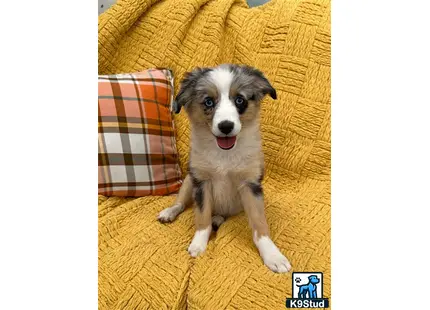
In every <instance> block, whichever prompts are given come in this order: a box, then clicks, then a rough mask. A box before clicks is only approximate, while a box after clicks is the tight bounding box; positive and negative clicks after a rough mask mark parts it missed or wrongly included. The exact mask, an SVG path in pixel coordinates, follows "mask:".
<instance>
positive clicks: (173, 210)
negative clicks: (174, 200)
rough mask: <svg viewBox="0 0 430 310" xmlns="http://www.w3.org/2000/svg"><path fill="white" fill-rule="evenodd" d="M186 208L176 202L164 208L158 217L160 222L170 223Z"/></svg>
mask: <svg viewBox="0 0 430 310" xmlns="http://www.w3.org/2000/svg"><path fill="white" fill-rule="evenodd" d="M183 210H184V208H183V206H182V205H180V204H175V205H173V206H171V207H170V208H166V209H164V210H162V211H161V212H160V213H159V214H158V217H157V220H158V221H159V222H160V223H170V222H173V221H174V220H175V219H176V217H177V216H178V215H179V213H181V212H182V211H183Z"/></svg>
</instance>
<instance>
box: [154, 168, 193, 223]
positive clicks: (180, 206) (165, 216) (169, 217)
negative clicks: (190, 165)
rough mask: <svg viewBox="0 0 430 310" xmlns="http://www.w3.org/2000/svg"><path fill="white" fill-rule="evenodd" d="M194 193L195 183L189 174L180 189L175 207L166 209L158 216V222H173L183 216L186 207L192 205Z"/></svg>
mask: <svg viewBox="0 0 430 310" xmlns="http://www.w3.org/2000/svg"><path fill="white" fill-rule="evenodd" d="M192 193H193V182H192V180H191V176H190V175H189V174H188V175H187V176H186V177H185V180H184V182H183V183H182V186H181V188H180V189H179V193H178V196H177V197H176V201H175V203H174V204H173V206H171V207H169V208H166V209H164V210H163V211H161V212H160V213H159V214H158V220H159V221H160V222H161V223H168V222H172V221H174V220H175V219H176V217H177V216H178V215H179V214H181V213H182V212H183V211H184V209H185V207H187V206H188V205H190V204H191V202H192Z"/></svg>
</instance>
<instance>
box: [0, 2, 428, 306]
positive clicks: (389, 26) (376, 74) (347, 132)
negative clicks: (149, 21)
mask: <svg viewBox="0 0 430 310" xmlns="http://www.w3.org/2000/svg"><path fill="white" fill-rule="evenodd" d="M428 6H429V5H428V1H395V0H386V1H374V0H373V1H369V0H368V1H365V0H355V1H351V0H349V1H347V0H341V1H340V0H333V6H332V13H333V17H332V26H333V27H332V48H333V49H332V59H333V63H332V68H333V71H332V73H333V75H332V82H333V83H332V116H333V121H332V125H333V126H332V132H333V135H332V138H333V139H332V140H333V144H332V151H333V154H332V163H333V165H332V172H333V174H332V181H333V182H332V206H333V208H332V211H333V212H332V233H333V234H332V236H333V239H332V240H333V243H332V254H333V256H332V266H333V270H332V298H331V300H330V304H331V305H332V308H333V309H339V310H344V309H348V310H353V309H363V308H364V309H377V310H380V309H390V310H391V309H423V307H424V306H423V305H424V304H428V302H427V300H426V299H425V298H427V294H425V293H424V294H423V293H422V292H420V293H417V294H413V295H408V291H406V287H408V285H409V283H410V275H411V274H413V275H415V274H420V275H421V276H422V278H424V279H429V278H430V277H429V268H428V263H429V261H430V257H429V244H430V242H429V236H430V232H429V227H430V224H429V221H430V216H429V209H430V201H429V191H430V180H429V176H430V169H429V159H430V152H429V141H430V137H429V136H430V125H429V124H430V110H429V106H430V96H429V92H430V87H429V86H430V78H429V76H430V65H429V55H430V49H429V45H428V44H429V42H430V40H429V29H430V24H429V21H430V19H429V18H428V14H429V11H430V10H429V7H428ZM96 16H97V12H96V10H95V5H94V4H93V3H92V2H91V1H86V0H81V1H75V2H74V6H70V4H69V2H63V1H53V0H52V1H43V2H41V1H27V2H26V3H25V5H24V4H23V3H22V2H19V1H7V2H5V3H2V7H1V9H0V29H1V32H2V36H1V42H2V43H1V45H2V48H1V49H0V68H1V72H0V79H1V83H0V85H1V87H0V90H1V97H0V103H1V105H2V109H1V118H0V143H1V151H0V159H1V161H0V162H1V163H2V165H1V170H0V185H1V187H0V188H1V189H2V190H1V196H0V197H1V201H0V207H1V213H0V218H1V221H0V238H1V240H0V241H1V243H0V249H1V250H0V253H1V254H0V260H1V262H0V285H1V287H0V292H1V298H0V309H8V310H9V309H73V310H76V309H97V208H96V203H97V196H96V195H95V193H96V190H97V143H96V141H97V132H96V125H95V121H96V114H97V106H96V102H97V101H96V97H97V79H96V77H97V20H96ZM369 277H370V278H375V277H376V280H375V281H376V282H377V283H381V284H382V283H384V285H379V286H378V294H370V293H369V289H370V288H369ZM326 280H327V279H326ZM359 300H361V301H362V303H359V302H358V301H359ZM351 301H353V302H351Z"/></svg>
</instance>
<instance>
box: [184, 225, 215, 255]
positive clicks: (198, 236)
mask: <svg viewBox="0 0 430 310" xmlns="http://www.w3.org/2000/svg"><path fill="white" fill-rule="evenodd" d="M211 231H212V226H208V227H207V228H206V229H201V230H197V231H196V233H195V234H194V238H193V241H191V244H190V246H189V247H188V253H190V255H191V256H192V257H197V256H199V255H200V254H201V253H203V252H204V251H205V250H206V246H207V245H208V240H209V236H210V234H211Z"/></svg>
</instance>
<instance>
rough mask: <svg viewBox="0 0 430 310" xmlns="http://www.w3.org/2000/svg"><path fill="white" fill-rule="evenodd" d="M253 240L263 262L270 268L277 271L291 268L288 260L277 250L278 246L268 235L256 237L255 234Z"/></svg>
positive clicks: (285, 270) (281, 271)
mask: <svg viewBox="0 0 430 310" xmlns="http://www.w3.org/2000/svg"><path fill="white" fill-rule="evenodd" d="M254 242H255V245H256V246H257V248H258V251H259V252H260V255H261V258H262V259H263V262H264V264H265V265H266V266H267V267H269V269H270V270H272V271H274V272H279V273H284V272H288V271H290V270H291V264H290V262H289V261H288V259H287V258H286V257H285V256H284V255H283V254H282V253H281V251H279V249H278V247H277V246H276V245H275V244H274V243H273V241H272V240H271V239H270V238H269V237H267V236H262V237H261V238H258V239H257V238H256V236H254Z"/></svg>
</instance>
